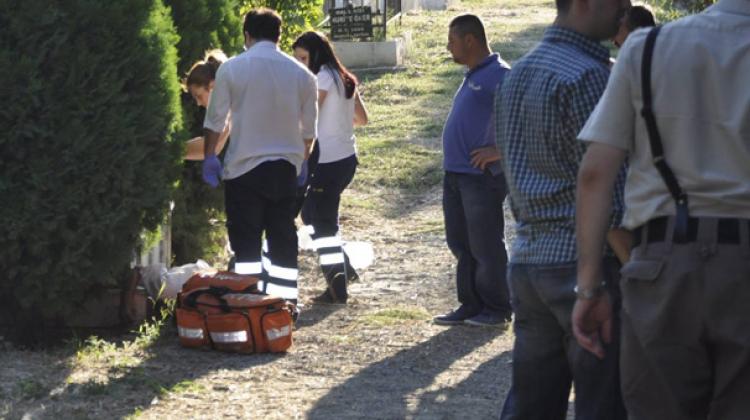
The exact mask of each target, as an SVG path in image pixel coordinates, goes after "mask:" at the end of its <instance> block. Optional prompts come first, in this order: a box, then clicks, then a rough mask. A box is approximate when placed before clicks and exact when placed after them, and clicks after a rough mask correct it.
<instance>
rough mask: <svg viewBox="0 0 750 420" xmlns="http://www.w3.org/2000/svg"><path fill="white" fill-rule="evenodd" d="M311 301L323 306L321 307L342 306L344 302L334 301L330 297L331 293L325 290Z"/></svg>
mask: <svg viewBox="0 0 750 420" xmlns="http://www.w3.org/2000/svg"><path fill="white" fill-rule="evenodd" d="M312 301H313V302H314V303H316V304H323V305H343V304H345V303H346V302H339V301H337V300H336V299H334V298H333V296H331V293H330V292H329V291H328V289H326V291H325V292H323V293H321V294H320V295H318V296H315V297H314V298H312Z"/></svg>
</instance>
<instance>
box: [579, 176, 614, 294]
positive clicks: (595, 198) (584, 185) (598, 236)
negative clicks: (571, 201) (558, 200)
mask: <svg viewBox="0 0 750 420" xmlns="http://www.w3.org/2000/svg"><path fill="white" fill-rule="evenodd" d="M611 197H612V192H611V190H608V189H607V186H606V185H604V183H603V182H601V180H597V179H589V180H586V181H581V179H580V178H579V182H578V192H577V197H576V237H577V240H578V287H579V288H585V289H589V290H590V289H593V288H596V287H597V286H598V285H599V284H600V282H601V280H600V278H599V273H600V269H601V261H602V256H603V255H602V253H603V250H604V240H605V237H606V235H607V230H608V228H609V213H610V211H611V202H612V199H611Z"/></svg>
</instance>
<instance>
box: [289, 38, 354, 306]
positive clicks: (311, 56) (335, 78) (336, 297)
mask: <svg viewBox="0 0 750 420" xmlns="http://www.w3.org/2000/svg"><path fill="white" fill-rule="evenodd" d="M292 48H293V49H294V57H295V58H296V59H297V60H299V61H300V62H301V63H303V64H305V65H306V66H307V68H309V69H310V71H312V72H313V73H314V74H316V75H317V77H318V108H319V113H318V140H317V142H316V147H318V148H319V151H320V156H319V159H318V164H317V166H316V167H315V169H314V171H313V170H311V179H310V187H309V191H308V193H307V197H306V198H305V201H304V204H303V206H302V221H303V223H304V224H305V225H307V226H311V228H310V227H307V229H308V230H309V231H311V237H312V239H313V247H314V248H315V250H316V251H317V252H318V256H319V258H320V267H321V269H322V271H323V274H324V275H325V278H326V283H327V284H328V288H327V289H326V291H325V292H324V293H323V294H322V295H320V296H318V297H316V298H315V299H314V300H315V301H316V302H320V303H346V300H347V298H348V293H347V290H346V285H347V282H348V281H351V280H353V279H355V278H357V274H356V273H355V271H354V269H353V268H352V267H351V265H350V264H349V260H348V258H347V256H346V254H345V253H344V250H343V248H342V241H341V237H340V235H339V224H338V219H339V203H340V201H341V193H342V192H343V191H344V190H345V189H346V187H347V186H348V185H349V183H350V182H351V181H352V178H354V173H355V171H356V169H357V164H358V162H357V149H356V146H355V137H354V126H355V125H357V126H359V125H365V124H367V110H366V109H365V106H364V103H363V102H362V97H361V96H360V95H359V92H358V90H357V85H358V81H357V78H356V77H355V76H354V75H353V74H352V73H351V72H350V71H349V70H347V69H346V67H344V65H343V64H341V62H340V61H339V59H338V57H336V54H335V53H334V51H333V46H332V45H331V43H330V42H329V41H328V39H327V38H326V36H325V35H323V34H320V33H318V32H306V33H304V34H302V35H301V36H300V37H299V38H297V40H296V41H295V42H294V44H293V45H292Z"/></svg>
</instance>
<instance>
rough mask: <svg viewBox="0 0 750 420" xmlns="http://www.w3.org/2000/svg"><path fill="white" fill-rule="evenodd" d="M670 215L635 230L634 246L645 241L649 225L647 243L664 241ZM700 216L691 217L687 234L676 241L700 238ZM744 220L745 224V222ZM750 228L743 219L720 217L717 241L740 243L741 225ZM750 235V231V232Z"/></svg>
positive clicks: (677, 242) (683, 241) (685, 241)
mask: <svg viewBox="0 0 750 420" xmlns="http://www.w3.org/2000/svg"><path fill="white" fill-rule="evenodd" d="M668 220H669V218H668V217H658V218H656V219H651V220H649V221H648V222H646V224H645V225H643V226H639V227H637V228H635V230H633V248H635V247H637V246H638V245H640V244H641V243H643V229H644V228H645V227H646V226H648V237H647V238H646V243H648V244H650V243H652V242H664V241H665V240H666V237H667V224H668ZM700 220H701V219H700V218H696V217H690V218H688V224H687V235H686V237H685V238H684V239H683V240H677V238H676V237H675V238H674V243H676V244H680V243H689V242H695V241H696V240H697V239H698V225H699V224H700ZM743 222H744V224H743ZM741 226H742V227H744V228H745V229H748V230H750V223H748V221H747V220H743V219H719V220H718V223H717V232H716V234H717V236H716V242H718V243H720V244H739V243H740V227H741ZM748 234H749V235H750V232H748Z"/></svg>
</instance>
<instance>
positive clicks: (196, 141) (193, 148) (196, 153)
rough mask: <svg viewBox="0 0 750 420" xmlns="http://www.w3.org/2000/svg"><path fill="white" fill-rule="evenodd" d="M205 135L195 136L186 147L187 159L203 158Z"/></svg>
mask: <svg viewBox="0 0 750 420" xmlns="http://www.w3.org/2000/svg"><path fill="white" fill-rule="evenodd" d="M203 147H204V142H203V137H194V138H192V139H190V140H188V142H187V146H186V147H185V160H203Z"/></svg>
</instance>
